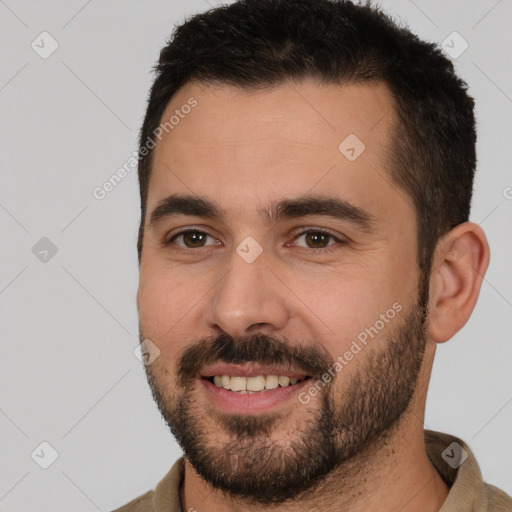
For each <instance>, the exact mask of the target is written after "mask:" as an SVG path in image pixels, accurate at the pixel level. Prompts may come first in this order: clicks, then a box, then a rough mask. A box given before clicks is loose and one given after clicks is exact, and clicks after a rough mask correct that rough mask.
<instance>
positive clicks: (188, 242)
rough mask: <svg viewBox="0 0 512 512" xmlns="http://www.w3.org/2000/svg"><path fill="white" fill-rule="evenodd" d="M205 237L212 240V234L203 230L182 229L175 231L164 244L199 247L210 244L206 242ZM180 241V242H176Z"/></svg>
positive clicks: (187, 247) (189, 247)
mask: <svg viewBox="0 0 512 512" xmlns="http://www.w3.org/2000/svg"><path fill="white" fill-rule="evenodd" d="M207 238H211V239H212V240H214V238H213V237H212V236H210V235H209V234H208V233H205V232H204V231H193V230H188V231H182V232H181V233H177V234H176V235H174V236H173V237H172V238H171V239H170V240H169V241H168V242H167V243H166V245H171V244H173V243H175V244H176V245H177V246H178V247H183V248H185V249H200V248H202V247H205V246H206V245H212V244H206V240H207ZM178 241H180V242H181V243H180V242H178Z"/></svg>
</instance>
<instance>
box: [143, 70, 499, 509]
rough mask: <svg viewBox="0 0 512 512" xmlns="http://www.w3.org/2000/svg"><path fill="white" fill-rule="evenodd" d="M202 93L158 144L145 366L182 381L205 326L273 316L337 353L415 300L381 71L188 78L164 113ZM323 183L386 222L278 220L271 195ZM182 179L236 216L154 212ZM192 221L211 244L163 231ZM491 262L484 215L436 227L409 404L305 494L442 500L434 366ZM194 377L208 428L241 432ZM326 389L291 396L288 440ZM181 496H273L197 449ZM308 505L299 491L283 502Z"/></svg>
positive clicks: (407, 222) (262, 326) (149, 232)
mask: <svg viewBox="0 0 512 512" xmlns="http://www.w3.org/2000/svg"><path fill="white" fill-rule="evenodd" d="M191 96H193V97H194V98H196V99H197V101H198V105H197V107H195V108H194V110H193V111H192V112H191V113H190V114H189V115H187V116H186V117H185V118H184V119H181V120H180V123H179V125H177V126H175V127H174V129H173V130H172V131H171V132H170V133H169V134H168V135H166V136H164V137H163V138H162V140H161V141H160V142H158V144H157V146H156V148H155V153H154V164H153V171H152V175H151V179H150V184H149V191H148V198H147V212H148V215H147V217H146V224H145V233H144V238H143V251H142V258H141V266H140V285H139V291H138V295H137V306H138V310H139V320H140V326H141V332H142V333H143V336H144V338H148V339H150V340H151V341H152V342H153V343H154V344H155V345H157V346H158V348H159V349H160V356H159V357H158V359H157V360H156V361H155V362H154V363H153V364H152V365H151V366H150V367H148V368H151V370H150V371H151V372H154V374H158V375H160V376H162V375H165V381H164V382H165V383H164V384H162V381H163V379H162V380H161V381H159V382H160V385H161V386H162V387H164V386H165V388H164V389H162V392H163V393H165V392H167V393H168V394H172V393H171V392H172V390H173V389H174V388H175V385H176V380H177V379H176V362H177V360H178V358H179V355H180V353H181V352H182V351H183V350H184V349H186V348H187V347H188V346H189V345H190V344H191V343H192V342H194V341H197V340H200V339H205V338H207V337H211V336H217V335H219V334H221V333H227V334H229V335H231V336H233V337H235V338H238V337H244V336H249V335H251V334H255V333H258V332H261V333H264V334H268V335H272V336H277V337H282V338H283V339H284V338H286V339H288V340H291V342H292V343H300V342H301V340H304V339H305V340H310V342H312V343H315V344H318V345H320V346H321V347H322V348H323V349H324V350H325V351H326V352H327V353H328V354H330V355H331V356H332V358H333V359H336V358H337V357H338V356H340V355H343V354H344V353H345V352H346V351H347V350H348V349H349V347H350V343H351V341H352V340H353V339H355V338H356V336H357V334H358V333H360V332H361V331H362V330H364V329H365V328H366V327H368V326H371V325H374V324H375V321H376V320H377V319H379V315H381V314H382V313H384V312H385V311H386V310H388V309H389V308H390V307H391V305H392V304H394V303H395V302H398V303H400V304H402V305H403V308H404V310H406V309H408V308H412V307H414V304H415V303H416V300H417V291H418V284H419V279H420V274H419V269H418V265H417V246H416V234H417V233H416V224H415V210H414V207H413V205H412V202H411V200H410V198H409V197H408V195H407V194H406V193H405V192H404V191H403V190H401V189H400V188H398V187H397V186H396V185H395V184H393V183H392V182H391V180H390V178H389V176H388V174H387V172H386V170H385V166H386V162H385V160H384V156H383V155H385V151H386V149H387V148H388V146H389V143H390V134H391V130H392V127H393V122H394V114H393V105H392V100H391V96H390V94H389V92H388V91H387V89H386V88H385V86H383V85H381V84H366V85H349V86H325V85H319V84H317V83H315V82H314V81H312V80H305V81H303V82H301V83H298V84H293V85H291V84H284V85H281V86H279V87H277V88H274V89H272V90H268V91H259V92H248V91H244V90H241V89H237V88H233V87H229V86H218V87H212V86H205V85H201V84H197V83H193V82H191V83H187V84H185V85H184V86H183V87H182V88H181V89H180V90H179V91H178V92H177V93H176V94H175V96H174V97H173V98H172V100H171V101H170V103H169V105H168V106H167V109H166V112H165V113H164V115H163V117H162V118H163V119H168V118H169V117H170V116H171V115H172V113H173V112H174V110H175V109H177V108H178V109H179V108H180V107H181V106H182V105H183V104H185V103H186V102H187V100H188V99H189V98H190V97H191ZM349 134H356V135H357V137H358V138H359V139H360V140H361V141H363V142H364V144H365V146H366V149H365V151H364V152H363V153H362V154H361V155H360V156H359V157H358V158H357V159H356V160H355V161H352V162H351V161H349V160H348V159H347V158H346V157H345V156H344V155H343V154H341V153H340V151H339V150H338V145H339V144H340V142H341V141H343V140H344V139H345V138H346V137H347V136H348V135H349ZM313 192H314V193H316V194H318V195H329V196H333V195H334V196H337V197H339V198H343V199H346V200H349V201H350V202H352V203H353V204H355V205H357V206H359V207H361V208H364V209H365V210H366V211H368V212H370V213H371V215H373V216H374V217H375V218H376V220H377V222H376V230H375V232H373V233H364V232H362V231H361V230H359V229H358V228H357V227H356V226H354V225H353V224H351V223H350V222H348V221H343V220H335V219H332V218H329V217H318V216H311V217H303V218H301V219H293V220H285V221H281V222H279V223H276V224H269V223H268V222H267V221H266V220H265V218H264V217H263V216H261V215H260V213H259V209H262V208H265V207H266V206H267V205H268V204H269V202H271V201H274V200H281V199H284V198H296V197H299V196H301V195H303V194H306V193H313ZM178 193H179V194H189V195H200V196H203V197H207V198H209V199H210V200H212V201H216V202H217V203H218V204H219V205H220V206H221V207H222V208H223V209H224V216H223V217H222V219H221V220H220V221H217V220H213V219H210V218H202V217H195V216H194V217H193V216H183V215H182V216H178V217H173V218H169V219H165V220H163V221H162V222H160V223H159V224H157V225H154V226H152V225H149V217H150V214H151V212H152V211H153V210H154V208H155V207H156V206H157V205H158V203H159V201H160V200H162V199H164V198H165V197H167V196H168V195H170V194H178ZM187 227H193V228H196V229H197V230H198V231H204V232H207V233H208V234H209V235H210V236H211V238H208V240H207V242H206V243H207V245H206V246H205V247H203V248H200V249H190V248H189V249H187V248H186V247H185V246H184V240H183V237H180V238H179V239H177V240H175V243H174V245H172V244H171V245H167V246H165V245H164V243H163V242H164V241H166V240H169V239H170V238H171V236H172V235H173V234H175V233H176V232H177V231H179V230H181V229H183V228H187ZM305 228H319V229H323V230H328V231H329V232H331V233H332V234H333V236H335V237H338V238H339V239H342V240H347V241H348V243H346V244H342V245H341V244H340V245H338V246H336V244H335V240H331V241H330V242H329V243H330V244H334V245H330V247H329V248H333V247H336V249H334V250H332V251H330V252H325V253H320V250H319V249H317V254H316V255H313V251H314V250H315V249H314V247H313V248H312V247H308V244H307V241H306V240H305V236H300V235H299V234H298V233H296V231H302V230H305ZM312 230H313V229H312ZM247 236H251V237H253V238H254V239H255V240H256V241H257V242H258V243H259V244H260V246H261V248H262V249H263V253H262V254H261V255H260V256H259V257H258V258H257V259H256V260H255V261H254V262H253V263H251V264H248V263H247V262H246V261H244V260H243V259H242V258H241V257H240V256H239V255H238V254H237V252H236V248H237V246H238V245H239V244H240V243H241V242H242V241H243V240H244V239H245V238H246V237H247ZM216 240H217V242H216ZM178 244H179V245H181V247H178ZM179 249H182V250H181V251H180V250H179ZM488 262H489V248H488V245H487V241H486V238H485V235H484V233H483V231H482V230H481V229H480V228H479V227H478V226H477V225H475V224H473V223H470V222H467V223H464V224H461V225H459V226H457V227H456V228H454V229H453V230H452V231H450V232H449V233H448V234H446V235H445V236H444V237H443V238H442V240H440V242H439V244H438V247H437V249H436V252H435V255H434V260H433V269H432V273H431V276H430V288H429V295H430V301H429V316H428V320H427V334H428V335H427V340H426V347H425V353H424V358H423V362H422V366H421V369H420V373H419V376H418V380H417V385H416V388H415V392H414V395H413V399H412V400H411V402H410V404H409V408H408V410H407V414H405V415H404V417H403V419H402V421H401V422H400V424H399V426H398V428H397V429H396V430H395V431H394V432H393V433H392V435H391V436H390V437H389V439H387V441H386V443H383V444H382V446H378V447H375V448H374V449H373V450H372V451H371V452H370V453H367V454H365V455H364V456H363V454H361V455H360V457H357V456H356V457H355V458H354V459H352V461H351V462H350V463H347V464H345V465H344V466H343V467H342V468H340V469H339V471H338V472H337V473H334V474H331V475H330V476H329V478H328V479H326V481H325V482H324V484H325V485H324V489H330V490H331V491H332V492H331V493H329V500H328V501H327V500H326V499H325V497H326V496H327V494H328V491H327V490H326V491H325V492H322V493H316V494H315V496H316V497H313V498H310V499H308V501H307V509H308V510H319V509H322V510H323V511H330V510H332V511H338V512H339V511H343V512H345V511H346V512H348V511H350V512H352V511H359V510H374V509H375V510H377V509H378V510H381V511H383V512H387V511H389V512H391V511H393V512H396V511H398V510H401V511H409V510H410V511H413V510H414V511H421V512H430V511H437V510H439V508H440V507H441V505H442V503H443V502H444V501H445V499H446V496H447V494H448V491H449V489H448V488H447V486H446V484H445V483H444V482H443V481H442V480H441V478H440V477H439V475H438V474H437V472H436V471H435V469H434V467H433V466H432V465H431V463H430V461H429V459H428V457H427V455H426V451H425V444H424V434H423V428H424V427H423V421H424V412H425V401H426V394H427V389H428V382H429V379H430V373H431V368H432V363H433V359H434V355H435V349H436V345H437V344H438V343H442V342H445V341H447V340H448V339H450V338H451V337H452V336H453V335H454V334H455V333H456V332H457V331H458V330H460V329H461V328H462V326H463V325H464V324H465V323H466V321H467V320H468V318H469V316H470V315H471V312H472V310H473V308H474V306H475V303H476V300H477V297H478V293H479V290H480V285H481V282H482V279H483V275H484V273H485V271H486V269H487V265H488ZM392 326H393V322H390V323H389V324H388V325H386V326H385V327H384V328H383V329H382V330H381V331H380V332H379V334H378V336H376V337H375V339H374V340H373V341H372V343H377V342H378V340H379V339H380V340H381V341H382V340H385V336H386V335H387V334H389V333H390V332H391V331H390V329H392ZM371 350H372V347H370V348H369V349H368V350H364V351H362V353H360V354H358V356H357V357H355V358H354V359H353V360H352V361H350V363H349V364H348V365H347V366H346V367H345V368H344V369H343V372H342V373H341V374H340V375H339V376H338V378H337V379H336V381H335V382H334V383H333V386H334V387H335V388H336V389H337V390H338V391H339V390H341V389H343V386H344V385H346V383H347V382H350V379H351V378H352V377H353V376H354V374H355V372H356V371H357V369H358V368H359V367H360V365H362V364H364V362H365V360H366V358H367V357H368V356H369V354H370V353H371ZM193 392H194V393H195V396H196V399H197V401H196V403H197V404H198V405H197V407H199V410H200V411H204V415H203V416H204V417H203V418H202V420H203V421H204V424H205V425H207V429H206V430H205V431H206V432H207V433H208V440H209V442H211V443H215V444H222V443H227V442H229V436H230V434H229V433H228V432H227V431H226V430H225V429H224V428H223V426H222V425H221V424H220V423H218V422H215V421H212V420H211V418H210V421H208V416H207V413H206V410H207V408H208V407H212V405H211V404H209V403H208V399H207V397H206V396H205V393H204V391H202V390H201V388H200V386H199V385H197V387H196V388H195V389H193ZM336 396H341V395H340V394H338V395H336ZM340 399H341V398H340ZM319 400H320V399H319V397H318V396H317V397H313V398H312V400H311V401H310V402H309V403H308V404H306V405H299V404H298V403H297V401H295V400H290V401H288V402H286V403H285V404H282V405H280V406H279V407H280V410H279V412H281V413H283V416H285V419H284V420H283V421H282V422H280V423H279V425H278V428H275V429H274V430H273V431H272V433H271V434H270V435H271V436H272V439H273V440H275V441H276V442H277V443H280V442H285V441H286V440H287V439H288V438H289V436H290V435H292V436H293V432H294V429H295V428H296V427H298V426H300V425H301V422H302V421H303V420H304V418H305V417H306V416H307V415H308V414H310V413H311V412H313V411H315V410H318V408H319ZM362 471H364V477H362V476H361V472H362ZM390 482H392V483H393V484H392V485H390ZM181 500H182V508H183V510H188V509H189V508H191V507H193V508H194V509H196V510H198V511H202V510H215V511H217V512H223V511H235V510H254V511H259V510H265V509H268V508H266V507H264V506H258V505H257V504H250V506H244V504H243V503H241V502H240V501H236V500H232V499H230V498H229V497H227V496H225V495H223V494H222V493H219V492H218V491H216V490H215V489H213V488H212V487H211V486H210V485H209V484H208V483H207V482H205V481H204V480H203V479H202V478H201V477H200V476H199V475H198V474H197V473H196V471H195V470H194V468H193V467H192V466H191V464H190V463H189V462H188V461H187V460H186V466H185V479H184V483H183V486H182V489H181ZM305 506H306V502H305V501H304V502H300V501H297V502H295V503H286V504H283V505H282V506H278V507H275V508H274V510H276V511H281V510H282V511H284V510H286V511H290V512H291V511H296V510H297V511H298V510H304V507H305Z"/></svg>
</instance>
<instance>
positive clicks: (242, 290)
mask: <svg viewBox="0 0 512 512" xmlns="http://www.w3.org/2000/svg"><path fill="white" fill-rule="evenodd" d="M475 138H476V137H475V126H474V116H473V100H472V99H471V98H470V97H469V96H468V94H467V92H466V86H465V84H464V82H462V81H461V80H460V79H459V78H457V76H456V75H455V74H454V70H453V66H452V64H451V63H450V61H449V60H448V59H447V58H445V57H444V56H443V54H442V52H441V51H440V50H439V49H437V48H436V47H435V46H434V45H432V44H428V43H425V42H422V41H420V40H419V39H418V38H417V37H415V36H414V35H412V34H411V33H410V32H408V31H407V30H405V29H401V28H398V27H397V26H395V25H394V23H393V22H392V21H391V20H390V19H389V18H388V17H386V16H385V15H384V14H383V13H381V12H379V11H378V10H377V9H375V8H372V7H369V6H356V5H354V4H352V3H350V2H335V1H330V0H241V1H239V2H236V3H234V4H232V5H230V6H227V7H220V8H218V9H214V10H211V11H209V12H207V13H205V14H202V15H198V16H195V17H193V18H192V19H190V20H189V21H187V22H186V23H185V24H183V25H182V26H180V27H178V28H177V30H176V31H175V33H174V37H173V39H172V41H171V42H170V43H169V45H168V46H167V47H166V48H164V49H163V51H162V52H161V55H160V61H159V64H158V67H157V77H156V80H155V82H154V85H153V87H152V90H151V95H150V99H149V105H148V109H147V113H146V117H145V120H144V124H143V127H142V131H141V137H140V157H141V159H140V165H139V182H140V191H141V204H142V218H141V226H140V232H139V243H138V250H139V261H140V285H139V292H138V296H137V306H138V310H139V320H140V338H141V343H142V347H143V351H144V352H145V354H146V356H147V361H146V362H147V365H146V372H147V376H148V382H149V385H150V387H151V390H152V393H153V396H154V398H155V401H156V403H157V405H158V407H159V409H160V411H161V413H162V415H163V417H164V419H165V420H166V422H167V423H168V425H169V427H170V429H171V431H172V433H173V434H174V435H175V437H176V439H177V440H178V442H179V443H180V445H181V447H182V449H183V452H184V457H183V458H181V459H180V460H178V461H177V462H176V463H175V464H174V466H173V467H172V469H171V470H170V472H169V473H168V474H167V475H166V476H165V477H164V478H163V480H162V481H161V482H160V483H159V484H158V486H157V487H156V490H155V491H149V492H148V493H146V494H144V495H143V496H140V497H139V498H137V499H135V500H133V501H132V502H130V503H129V504H127V505H125V506H124V507H121V508H120V509H118V510H119V511H149V510H152V511H156V512H164V511H166V512H175V511H180V510H183V511H198V512H202V511H215V512H221V511H235V510H251V511H263V510H269V509H272V510H275V511H285V510H286V511H287V512H295V511H299V510H301V511H302V510H322V511H337V512H339V511H344V512H345V511H355V510H358V511H359V510H380V511H382V512H388V511H389V512H390V511H393V512H397V511H399V510H400V511H421V512H430V511H438V510H442V511H443V512H452V511H461V512H462V511H478V512H482V511H491V510H512V499H511V498H510V497H509V496H507V495H506V494H505V493H504V492H503V491H501V490H499V489H497V488H495V487H493V486H491V485H488V484H485V483H484V482H483V480H482V475H481V473H480V470H479V468H478V464H477V462H476V460H475V458H474V456H473V454H472V453H471V450H470V448H469V447H468V446H467V445H466V444H465V443H464V442H463V441H462V440H460V439H458V438H456V437H453V436H450V435H447V434H443V433H439V432H433V431H428V430H424V429H423V420H424V411H425V401H426V394H427V389H428V383H429V377H430V372H431V368H432V363H433V359H434V355H435V350H436V345H437V344H438V343H443V342H445V341H447V340H448V339H450V338H451V337H452V336H453V335H454V334H455V333H456V332H457V331H459V330H460V329H461V328H462V326H463V325H464V324H465V323H466V321H467V320H468V318H469V317H470V315H471V313H472V311H473V308H474V306H475V303H476V301H477V297H478V294H479V290H480V285H481V282H482V279H483V276H484V274H485V271H486V269H487V266H488V262H489V248H488V244H487V241H486V237H485V235H484V233H483V231H482V230H481V228H480V227H479V226H478V225H476V224H474V223H472V222H468V217H469V211H470V202H471V194H472V183H473V175H474V171H475Z"/></svg>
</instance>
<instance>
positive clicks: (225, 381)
mask: <svg viewBox="0 0 512 512" xmlns="http://www.w3.org/2000/svg"><path fill="white" fill-rule="evenodd" d="M310 378H311V377H309V376H308V375H304V376H301V377H292V378H290V377H288V376H286V375H255V376H251V377H243V376H237V375H212V376H209V377H202V379H204V380H207V381H208V382H211V383H212V384H214V385H215V386H216V387H218V388H223V389H225V390H228V391H232V392H233V393H238V394H244V395H245V394H254V393H262V392H265V391H270V390H272V389H277V388H287V387H292V386H295V385H297V384H299V383H301V382H303V381H305V380H308V379H310Z"/></svg>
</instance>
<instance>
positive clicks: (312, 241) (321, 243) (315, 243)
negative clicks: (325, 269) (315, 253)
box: [305, 231, 332, 249]
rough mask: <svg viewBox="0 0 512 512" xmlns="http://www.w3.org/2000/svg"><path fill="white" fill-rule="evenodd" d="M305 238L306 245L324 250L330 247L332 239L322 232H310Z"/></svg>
mask: <svg viewBox="0 0 512 512" xmlns="http://www.w3.org/2000/svg"><path fill="white" fill-rule="evenodd" d="M305 236H306V238H305V240H306V243H307V244H308V245H309V246H312V248H313V249H323V248H324V247H327V246H328V245H329V239H330V238H332V236H331V235H328V234H327V233H322V232H321V231H309V232H308V233H306V234H305Z"/></svg>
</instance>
